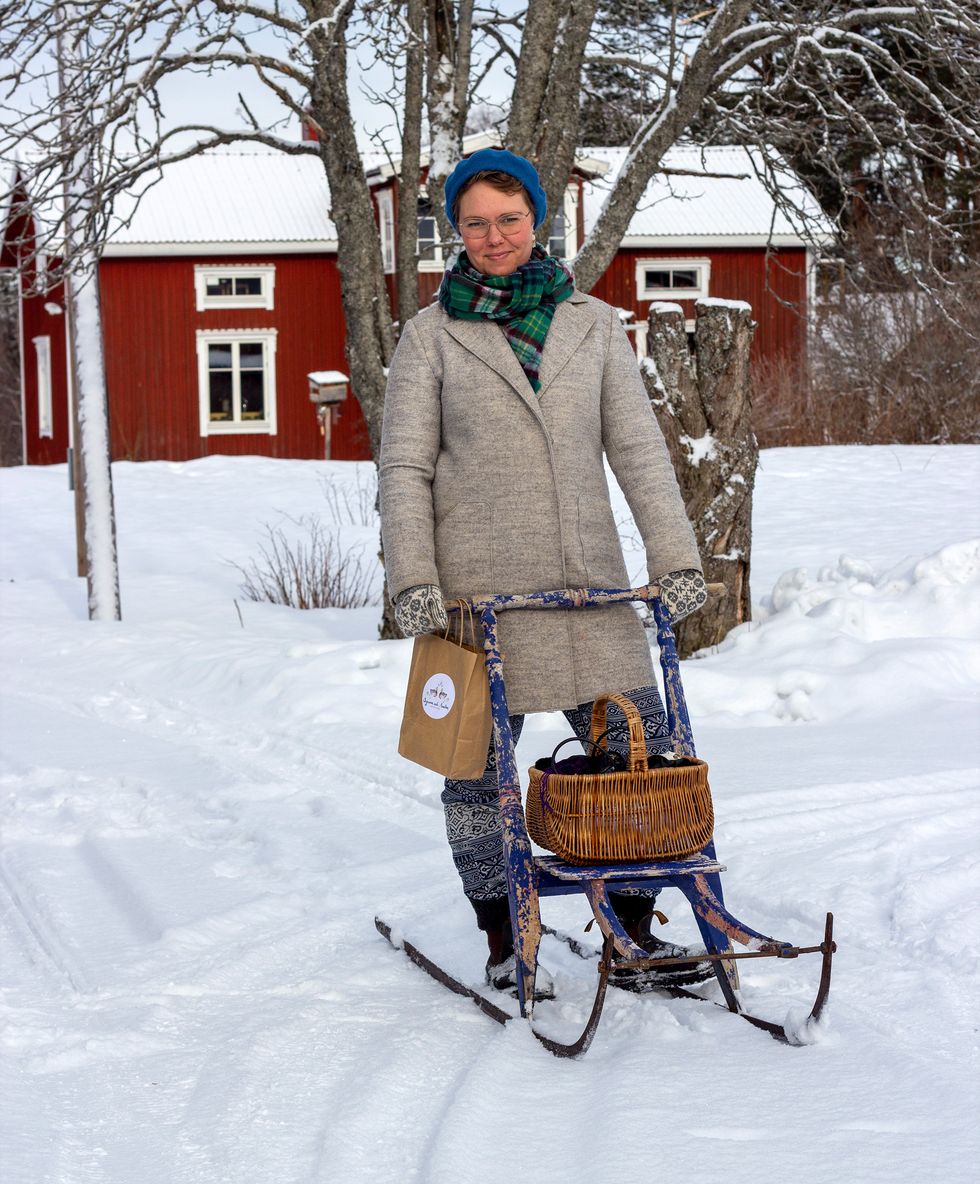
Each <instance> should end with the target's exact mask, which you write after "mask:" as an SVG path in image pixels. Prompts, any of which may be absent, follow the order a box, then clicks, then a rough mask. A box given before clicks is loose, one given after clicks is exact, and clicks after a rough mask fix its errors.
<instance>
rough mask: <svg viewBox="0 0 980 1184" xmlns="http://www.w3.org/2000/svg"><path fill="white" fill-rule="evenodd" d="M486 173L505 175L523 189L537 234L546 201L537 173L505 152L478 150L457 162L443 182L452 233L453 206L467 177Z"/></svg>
mask: <svg viewBox="0 0 980 1184" xmlns="http://www.w3.org/2000/svg"><path fill="white" fill-rule="evenodd" d="M490 170H493V171H494V172H498V173H509V174H510V176H512V177H514V178H515V179H516V180H518V181H520V183H521V184H522V185H523V186H524V188H525V189H526V190H527V192H528V194H529V196H530V198H531V205H532V206H533V207H534V229H535V230H537V228H538V227H539V226H540V225H541V223H542V222H543V221H544V218H545V214H547V212H548V199H547V198H546V197H545V193H544V190H543V189H542V188H541V182H540V181H539V180H538V171H537V169H536V168H535V167H534V165H533V164H531V162H530V161H529V160H525V159H524V157H523V156H517V155H516V154H515V153H513V152H508V151H507V150H506V148H481V149H480V150H479V152H474V153H473V155H472V156H467V157H466V158H465V159H464V160H461V161H460V162H459V164H458V165H457V166H456V167H455V168H454V169H453V171H452V172H451V173H450V174H449V176H448V177H447V178H446V186H445V195H446V215H447V217H448V218H449V221H450V222H451V223H452V225H453V229H454V230H459V227H458V226H457V225H456V216H455V214H454V213H453V206H454V205H455V202H456V198H457V196H458V195H459V191H460V190H461V189H462V188H463V186H464V185H465V184H466V182H467V181H469V180H470V178H471V177H475V176H476V174H477V173H483V172H488V171H490Z"/></svg>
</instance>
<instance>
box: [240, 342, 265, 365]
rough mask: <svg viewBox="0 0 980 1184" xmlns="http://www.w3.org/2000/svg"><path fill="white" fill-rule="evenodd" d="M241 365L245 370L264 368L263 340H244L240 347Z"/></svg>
mask: <svg viewBox="0 0 980 1184" xmlns="http://www.w3.org/2000/svg"><path fill="white" fill-rule="evenodd" d="M238 357H239V359H240V361H239V365H240V366H241V368H242V369H243V370H261V369H262V342H261V341H243V342H242V343H241V345H239V347H238Z"/></svg>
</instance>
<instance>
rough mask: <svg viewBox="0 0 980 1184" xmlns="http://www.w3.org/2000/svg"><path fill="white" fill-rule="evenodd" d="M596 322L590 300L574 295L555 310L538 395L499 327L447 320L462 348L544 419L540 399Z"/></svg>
mask: <svg viewBox="0 0 980 1184" xmlns="http://www.w3.org/2000/svg"><path fill="white" fill-rule="evenodd" d="M594 323H595V311H594V310H593V308H592V306H591V305H590V303H589V300H588V298H587V297H585V296H583V295H582V294H581V293H580V292H575V293H574V294H573V295H572V296H570V297H569V299H568V300H563V301H562V302H561V304H559V305H558V307H557V308H556V309H555V315H554V319H553V320H552V322H551V327H550V328H549V330H548V336H547V338H546V340H545V343H544V352H543V353H542V355H541V373H540V380H541V389H540V390H539V391H538V392H537V394H535V392H534V391H533V390H532V389H531V384H530V383H529V382H528V380H527V375H526V374H525V373H524V371H523V370H522V369H521V364H520V362H518V360H517V356H516V355H515V353H514V351H513V350H512V349H511V348H510V343H509V342H508V341H507V338H506V337H505V336H504V335H503V332H502V331H501V330H500V328H499V326H497V325H493V324H490V323H488V322H487V321H461V320H457V319H455V318H447V320H446V324H445V329H446V332H447V333H449V334H450V335H451V336H452V337H454V338H455V339H456V340H457V341H458V342H459V343H460V345H462V346H463V347H464V348H465V349H468V350H469V351H470V353H472V354H475V355H476V357H478V358H479V359H480V361H481V362H484V363H486V365H487V366H489V367H490V369H491V370H492V371H493V372H494V373H495V374H498V375H499V376H500V377H501V378H503V379H504V380H505V381H506V382H507V383H509V384H510V386H512V387H513V388H514V391H515V392H516V393H517V394H518V395H520V397H521V399H522V400H523V401H524V402H525V403H526V404H527V405H528V407H530V408H531V410H532V411H533V412H534V414H535V416H536V417H537V418H538V419H540V418H541V408H540V406H539V400H540V398H541V396H542V395H543V394H544V393H545V391H546V390H547V389H548V387H549V386H550V385H551V383H552V382H553V381H554V380H555V378H557V377H558V374H559V373H560V372H561V370H562V369H563V368H564V366H565V364H566V363H567V362H568V360H569V358H570V357H571V356H572V354H573V353H574V352H575V350H576V349H577V348H578V346H579V344H580V342H581V341H582V339H583V338H584V337H585V335H586V333H588V331H589V330H590V329H591V328H592V326H593V324H594Z"/></svg>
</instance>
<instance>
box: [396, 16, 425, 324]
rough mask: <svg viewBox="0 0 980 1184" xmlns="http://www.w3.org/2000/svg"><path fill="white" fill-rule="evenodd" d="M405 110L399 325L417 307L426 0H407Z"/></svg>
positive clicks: (400, 186)
mask: <svg viewBox="0 0 980 1184" xmlns="http://www.w3.org/2000/svg"><path fill="white" fill-rule="evenodd" d="M405 21H406V25H407V28H406V34H407V38H408V40H407V44H406V46H405V114H404V117H403V120H402V156H401V162H400V165H399V168H400V173H399V177H398V231H397V239H396V244H395V268H396V271H397V274H398V329H399V334H400V333H401V329H402V328H403V326H404V325H405V323H406V322H407V321H410V320H411V319H412V317H414V316H415V314H416V313H417V312H418V310H419V263H418V205H419V160H420V158H421V146H422V74H423V70H424V61H425V0H408V4H407V6H406V10H405Z"/></svg>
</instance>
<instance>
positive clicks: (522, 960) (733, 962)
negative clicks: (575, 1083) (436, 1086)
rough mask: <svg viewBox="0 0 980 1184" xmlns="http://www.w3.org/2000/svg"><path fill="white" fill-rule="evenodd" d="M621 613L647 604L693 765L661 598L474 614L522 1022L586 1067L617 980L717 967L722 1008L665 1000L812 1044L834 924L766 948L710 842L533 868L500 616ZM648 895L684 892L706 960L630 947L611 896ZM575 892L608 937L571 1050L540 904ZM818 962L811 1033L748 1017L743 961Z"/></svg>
mask: <svg viewBox="0 0 980 1184" xmlns="http://www.w3.org/2000/svg"><path fill="white" fill-rule="evenodd" d="M624 601H645V602H648V603H649V604H650V605H651V608H652V610H653V613H654V617H655V620H656V624H657V642H658V645H659V648H660V665H661V669H662V671H663V679H664V691H665V695H664V702H665V707H666V711H667V721H668V726H669V729H670V733H671V737H672V739H673V742H674V746H675V749H676V751H677V752H678V753H679V754H681V755H683V756H688V757H694V756H695V755H696V754H695V750H694V738H693V735H692V732H691V723H690V719H689V716H688V712H687V705H686V703H685V699H684V689H683V686H682V684H681V676H680V664H679V662H678V657H677V647H676V645H675V642H674V633H673V629H672V628H671V623H670V616H669V614H668V612H667V610H666V609H665V608H664V606H663V605H662V604H661V602H660V600H659V597H658V592H657V588H656V586H654V585H650V586H646V587H641V588H632V589H625V590H599V589H574V590H569V589H563V590H557V591H554V592H537V593H531V594H527V595H516V596H488V597H480V598H474V599H472V600H470V601H469V602H468V603H469V605H470V606H471V607H472V609H473V612H474V614H476V615H477V616H478V617H479V618H480V619H481V622H482V625H483V633H484V649H485V653H486V665H487V671H488V675H489V679H490V703H491V711H492V715H493V736H494V747H495V752H496V760H497V776H498V785H499V801H500V816H501V821H502V825H503V842H504V861H505V869H506V875H507V895H508V900H509V904H510V916H511V925H512V928H513V935H514V951H515V954H516V961H517V992H518V1001H519V1005H520V1015H521V1016H522V1017H524V1018H525V1019H526V1020H527V1021H528V1022H529V1025H530V1028H531V1031H532V1032H533V1033H534V1036H535V1037H536V1038H537V1039H538V1040H539V1041H540V1042H541V1043H542V1044H543V1045H544V1046H545V1047H546V1048H547V1049H548V1051H549V1052H552V1053H554V1054H555V1055H556V1056H566V1057H567V1056H577V1055H579V1054H581V1053H583V1052H585V1051H586V1049H587V1048H588V1047H589V1045H590V1043H591V1042H592V1037H593V1036H594V1034H595V1031H596V1028H597V1027H598V1024H599V1019H600V1017H601V1014H602V1006H603V1001H604V998H605V993H606V985H607V981H608V977H609V973H610V970H612V969H616V970H620V969H622V968H624V967H629V968H634V969H637V970H642V969H645V968H647V967H653V966H656V967H664V966H680V965H687V964H693V963H703V962H705V961H708V962H710V963H711V966H712V969H713V970H714V973H715V977H716V978H717V981H718V984H719V986H720V988H721V993H722V997H723V999H724V1003H718V1004H716V1003H715V1001H714V1000H712V999H707V998H705V997H704V996H702V995H698V994H697V993H696V992H695V991H690V990H688V989H686V988H683V987H670V988H666V990H667V992H668V993H669V994H671V995H674V996H679V997H683V998H691V999H696V1000H699V1001H701V1002H705V1003H708V1004H713V1005H715V1006H719V1007H725V1008H727V1010H729V1011H730V1012H732V1013H733V1014H735V1015H738V1016H740V1017H741V1018H742V1019H744V1020H746V1021H747V1022H748V1023H750V1024H753V1025H754V1026H755V1027H757V1028H760V1029H762V1030H763V1031H765V1032H768V1033H769V1035H770V1036H772V1037H773V1039H775V1040H778V1041H780V1042H782V1043H785V1044H799V1043H805V1042H806V1034H807V1029H808V1028H812V1026H813V1025H815V1024H816V1023H817V1021H818V1020H819V1018H820V1015H821V1012H822V1011H823V1008H824V1005H825V1004H826V1002H827V996H828V994H829V992H830V974H831V962H832V959H833V955H834V952H835V950H836V948H837V947H836V944H835V942H834V940H833V916H832V914H830V913H828V914H827V919H826V924H825V928H824V934H823V940H822V941H821V942H820V943H819V944H818V945H810V946H797V945H793V944H792V943H790V942H786V941H780V940H778V939H776V938H773V937H767V936H765V935H764V934H761V933H758V932H756V931H755V930H754V929H751V928H749V926H748V925H746V924H744V923H743V922H742V921H740V920H738V919H737V918H736V917H734V916H733V915H732V914H731V913H730V912H729V911H728V910H727V909H726V907H725V903H724V896H723V894H722V886H721V873H722V872H723V871H724V870H725V869H724V867H723V865H722V864H720V863H719V862H718V860H717V858H716V855H715V849H714V842H713V841H709V842H708V843H707V844H706V845H705V847H704V848H703V850H702V851H700V852H697V853H695V854H693V855H689V856H686V857H684V858H677V859H661V860H648V861H645V862H630V863H596V864H586V865H582V864H579V863H570V862H566V861H564V860H562V859H560V858H558V857H557V856H554V855H546V856H535V855H533V853H532V850H531V841H530V838H529V836H528V832H527V826H526V822H525V815H524V808H523V805H522V802H521V787H520V777H519V773H518V768H517V761H516V757H515V754H514V741H513V736H512V734H511V728H510V718H509V711H508V707H507V694H506V688H505V686H504V677H503V665H502V661H501V656H500V649H499V646H498V642H497V614H498V613H499V612H503V611H506V610H508V609H542V610H543V609H549V608H576V609H578V608H581V609H588V607H589V606H593V605H604V604H615V603H620V602H624ZM644 886H645V887H647V888H649V887H653V886H655V887H656V888H658V889H659V888H668V887H671V888H677V889H679V891H680V892H681V893H682V894H683V895H684V897H685V898H686V900H687V901H688V903H689V904H690V906H691V909H692V911H693V913H694V917H695V920H696V922H697V925H698V928H699V930H700V932H701V937H702V940H703V942H704V946H705V949H706V951H707V953H706V954H703V953H699V954H696V955H692V956H691V957H686V958H651V957H650V955H649V953H648V952H647V951H646V950H644V949H643V948H642V947H641V946H639V945H637V944H636V943H635V942H634V941H633V940H632V939H631V937H630V936H629V934H627V932H626V930H625V929H624V928H623V926H622V924H621V922H620V920H619V918H618V917H617V916H616V913H615V912H614V910H613V907H612V904H611V903H610V900H609V889H610V888H613V889H614V890H616V891H622V890H624V889H626V890H628V889H631V888H633V889H635V888H643V887H644ZM576 892H581V893H583V894H584V895H585V897H586V899H587V900H588V902H589V905H590V906H591V909H592V913H593V916H594V918H595V921H596V923H597V924H598V926H599V929H600V931H601V933H602V936H603V945H602V951H601V954H600V955H599V956H598V962H597V974H598V984H597V988H596V994H595V1000H594V1002H593V1005H592V1011H591V1014H590V1015H589V1018H588V1020H587V1022H586V1024H585V1027H584V1029H583V1030H582V1033H581V1035H580V1036H579V1037H578V1039H577V1040H575V1041H573V1042H571V1043H569V1044H563V1043H561V1042H559V1041H556V1040H553V1039H551V1038H550V1037H548V1036H545V1035H544V1034H543V1033H541V1032H540V1031H538V1030H537V1029H536V1028H535V1026H534V1022H533V1010H534V978H535V972H536V969H537V959H538V947H539V945H540V942H541V934H542V925H541V916H540V912H539V908H538V901H539V898H540V897H542V896H558V895H567V894H571V893H576ZM375 924H376V926H377V928H378V931H379V932H380V933H381V934H382V935H383V936H384V937H386V938H387V939H388V940H389V941H391V943H392V944H393V945H395V946H396V947H397V948H401V949H402V950H403V951H404V952H405V953H406V954H407V955H408V957H409V958H411V959H412V961H413V962H415V963H416V965H418V966H419V967H421V969H423V970H425V971H426V973H427V974H429V975H431V976H432V977H433V978H434V979H436V980H437V981H438V982H441V983H442V984H443V985H444V986H446V987H448V988H449V990H451V991H453V992H454V993H455V994H458V995H463V996H466V997H468V998H470V999H471V1000H472V1001H473V1002H474V1003H476V1004H477V1006H479V1007H480V1009H481V1010H482V1011H483V1012H485V1013H486V1014H487V1015H489V1016H490V1017H491V1019H494V1020H496V1021H497V1022H498V1023H501V1024H502V1023H506V1022H508V1021H509V1020H511V1019H513V1018H516V1017H514V1016H513V1015H511V1013H509V1012H508V1011H506V1010H505V1009H504V1008H502V1007H501V1006H499V1005H498V1004H497V1003H495V1002H493V1000H492V999H490V998H488V997H487V996H486V995H484V994H483V993H482V992H480V991H477V990H475V989H473V988H471V987H468V986H466V985H465V984H464V983H462V982H460V981H459V980H458V979H456V978H454V977H453V976H452V975H450V974H448V973H447V972H446V971H444V970H443V969H441V968H440V967H439V966H437V965H436V964H435V963H434V962H433V961H431V960H430V959H429V958H427V957H426V956H425V954H423V953H422V952H421V951H420V950H419V949H417V948H416V947H415V946H414V945H412V944H411V943H410V942H407V941H404V940H402V939H401V938H400V937H398V936H396V935H395V934H393V927H392V925H391V924H389V923H388V922H386V921H385V920H383V919H382V918H376V919H375ZM547 932H550V933H552V934H553V935H554V936H556V937H557V938H558V939H559V940H562V941H564V942H565V943H566V944H568V945H569V946H570V948H571V949H572V950H573V952H574V953H578V954H579V955H580V956H582V957H586V958H592V957H595V952H594V951H592V950H590V949H589V948H588V947H586V946H584V945H582V943H579V942H577V941H576V939H575V938H572V937H569V936H567V935H564V934H561V933H556V932H555V931H554V930H548V931H547ZM733 942H735V943H737V944H738V945H740V946H744V947H745V949H744V950H743V951H741V952H734V951H733V949H732V943H733ZM810 953H819V954H820V955H821V958H822V968H821V974H820V984H819V988H818V990H817V996H816V999H815V1001H814V1003H813V1007H812V1008H811V1010H810V1013H809V1016H808V1017H807V1019H806V1021H805V1023H804V1024H802V1025H801V1026H800V1027H798V1028H796V1029H794V1030H792V1031H787V1029H786V1028H785V1027H784V1026H783V1025H780V1024H777V1023H773V1022H771V1021H769V1020H765V1019H761V1018H759V1017H757V1016H753V1015H750V1014H748V1013H747V1012H745V1011H744V1010H743V1008H742V1005H741V1001H740V999H739V994H738V971H737V962H738V961H739V960H742V959H747V958H783V959H789V958H796V957H798V956H799V955H800V954H810Z"/></svg>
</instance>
